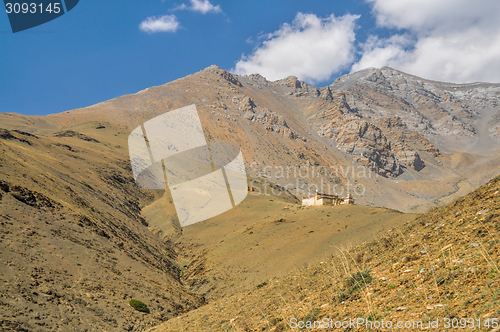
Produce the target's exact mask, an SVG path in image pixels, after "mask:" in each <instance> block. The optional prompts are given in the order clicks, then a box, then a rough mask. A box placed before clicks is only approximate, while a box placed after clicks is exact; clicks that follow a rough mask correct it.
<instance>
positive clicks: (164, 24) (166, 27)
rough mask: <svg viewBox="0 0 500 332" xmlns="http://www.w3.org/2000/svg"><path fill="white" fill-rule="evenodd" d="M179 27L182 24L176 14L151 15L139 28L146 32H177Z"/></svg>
mask: <svg viewBox="0 0 500 332" xmlns="http://www.w3.org/2000/svg"><path fill="white" fill-rule="evenodd" d="M179 27H180V24H179V21H177V17H175V15H164V16H160V17H156V16H151V17H148V18H146V19H145V20H144V21H142V22H141V24H140V25H139V29H141V30H142V31H145V32H176V31H177V29H179Z"/></svg>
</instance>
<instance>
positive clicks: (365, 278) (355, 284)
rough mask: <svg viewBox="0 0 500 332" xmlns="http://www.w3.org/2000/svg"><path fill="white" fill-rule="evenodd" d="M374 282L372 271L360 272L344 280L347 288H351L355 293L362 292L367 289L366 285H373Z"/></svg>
mask: <svg viewBox="0 0 500 332" xmlns="http://www.w3.org/2000/svg"><path fill="white" fill-rule="evenodd" d="M372 280H373V278H372V276H371V275H370V271H369V270H366V271H359V272H356V273H354V274H351V275H350V276H349V277H347V278H346V279H345V280H344V285H345V287H346V288H351V289H352V290H353V291H360V290H361V289H363V288H364V287H365V284H369V283H371V282H372Z"/></svg>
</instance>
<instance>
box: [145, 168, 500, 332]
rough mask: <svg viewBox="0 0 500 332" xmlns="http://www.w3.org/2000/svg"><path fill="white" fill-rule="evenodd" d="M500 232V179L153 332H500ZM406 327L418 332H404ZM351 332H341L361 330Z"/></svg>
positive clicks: (218, 300)
mask: <svg viewBox="0 0 500 332" xmlns="http://www.w3.org/2000/svg"><path fill="white" fill-rule="evenodd" d="M499 232H500V177H496V178H494V179H493V180H491V181H489V182H488V183H487V184H486V185H484V186H482V187H481V188H479V189H477V190H475V191H474V192H472V193H471V194H469V195H467V196H465V197H463V198H460V199H458V200H456V201H454V202H453V203H451V204H448V205H445V206H442V207H438V208H436V209H434V210H432V211H430V212H428V213H426V214H425V215H421V216H419V217H418V218H416V219H415V220H412V221H410V222H408V223H405V224H404V226H402V227H397V228H394V229H391V230H389V231H386V232H385V233H384V234H381V235H379V236H377V238H376V239H374V240H370V241H366V242H364V243H362V244H360V245H358V246H355V247H354V248H351V249H349V250H346V249H341V248H338V249H337V248H332V249H331V250H329V257H325V258H324V259H323V260H322V261H320V262H315V263H314V264H311V265H310V266H308V267H305V268H301V269H299V270H296V271H293V272H291V273H289V274H287V275H286V276H284V277H282V278H270V279H268V280H265V281H262V282H261V283H260V284H257V285H255V286H254V287H253V288H252V289H249V290H246V291H243V292H239V293H236V294H234V295H231V296H227V297H221V298H219V299H217V300H215V301H213V302H211V303H209V304H207V305H205V306H203V307H200V308H198V309H196V310H193V311H191V312H189V313H187V314H185V315H182V316H179V317H178V319H172V320H169V321H168V322H166V323H165V324H162V325H160V326H157V327H155V328H153V329H151V330H150V331H158V332H159V331H289V330H294V331H295V330H297V331H298V330H300V329H299V328H298V327H297V326H296V325H295V324H299V322H304V323H301V326H307V324H308V323H307V322H311V323H309V324H314V322H315V321H323V322H327V324H333V327H335V323H337V324H342V323H343V322H344V324H347V323H346V322H349V319H351V321H354V322H356V324H357V323H358V322H359V323H360V325H359V326H357V325H356V327H357V329H358V330H360V331H367V330H369V327H370V324H376V323H377V322H378V323H379V324H381V322H382V320H383V321H384V322H385V324H387V322H389V321H391V322H393V324H394V325H393V326H396V324H398V323H397V322H403V323H402V324H403V325H402V326H403V328H401V329H398V330H402V331H414V330H418V329H420V328H419V327H417V326H419V325H417V324H420V323H419V322H422V324H423V325H422V326H424V327H426V326H429V325H428V324H429V322H432V324H433V326H434V327H435V326H436V325H435V324H438V327H437V328H435V330H437V331H445V330H451V328H447V327H446V325H445V324H447V323H450V324H455V325H454V326H456V327H457V328H460V329H461V330H469V331H472V330H475V331H483V330H484V331H486V330H491V331H493V330H494V331H498V330H499V329H498V328H495V327H497V326H498V325H497V324H498V318H499V317H500V310H499V308H500V305H499V304H500V299H499V296H500V288H499V282H500V270H499V266H500V258H499V250H500V240H499V236H498V233H499ZM339 249H340V250H339ZM294 318H295V319H297V320H294ZM445 318H449V319H450V321H447V320H445ZM454 319H455V320H454ZM436 320H437V323H436ZM407 322H409V323H407ZM405 323H406V324H412V325H407V326H406V328H405V327H404V324H405ZM302 324H305V325H302ZM316 324H317V325H316V327H318V326H319V323H316ZM479 325H480V326H479ZM309 326H311V325H309ZM375 326H376V325H375ZM385 326H387V325H385ZM410 326H411V327H410ZM323 327H324V325H323ZM345 327H347V325H345V326H344V329H342V328H341V330H345V331H347V330H353V329H349V328H345ZM337 328H338V325H337ZM322 330H325V331H333V330H337V329H334V328H331V329H327V328H325V329H322ZM388 330H391V329H388Z"/></svg>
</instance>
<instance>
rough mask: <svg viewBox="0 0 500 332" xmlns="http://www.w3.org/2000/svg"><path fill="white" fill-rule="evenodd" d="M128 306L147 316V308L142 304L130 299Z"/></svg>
mask: <svg viewBox="0 0 500 332" xmlns="http://www.w3.org/2000/svg"><path fill="white" fill-rule="evenodd" d="M128 304H129V305H130V306H131V307H132V308H134V309H135V310H137V311H140V312H145V313H148V314H149V308H148V306H147V305H146V304H145V303H144V302H141V301H139V300H134V299H132V300H130V302H129V303H128Z"/></svg>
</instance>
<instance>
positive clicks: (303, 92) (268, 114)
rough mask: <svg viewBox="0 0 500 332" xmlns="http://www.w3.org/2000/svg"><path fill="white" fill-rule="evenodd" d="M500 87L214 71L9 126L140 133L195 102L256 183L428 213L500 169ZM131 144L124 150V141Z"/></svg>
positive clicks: (379, 75) (398, 77)
mask: <svg viewBox="0 0 500 332" xmlns="http://www.w3.org/2000/svg"><path fill="white" fill-rule="evenodd" d="M499 89H500V88H499V86H498V85H494V84H486V83H474V84H465V85H464V84H462V85H457V84H449V83H440V82H433V81H428V80H424V79H420V78H417V77H414V76H411V75H407V74H404V73H401V72H398V71H395V70H393V69H390V68H382V69H367V70H363V71H360V72H358V73H354V74H350V75H346V76H343V77H341V78H339V79H338V80H337V81H336V82H335V83H333V84H332V85H331V86H328V87H324V88H316V87H314V86H312V85H309V84H307V83H304V82H301V81H299V80H297V79H296V78H294V77H289V78H287V79H284V80H280V81H276V82H269V81H267V80H266V79H265V78H264V77H262V76H260V75H258V74H255V75H249V76H237V75H232V74H230V73H228V72H226V71H224V70H221V69H220V68H218V67H217V66H211V67H209V68H206V69H205V70H202V71H200V72H198V73H195V74H192V75H189V76H187V77H185V78H182V79H179V80H176V81H174V82H171V83H167V84H165V85H162V86H157V87H152V88H149V89H146V90H143V91H141V92H138V93H136V94H132V95H126V96H122V97H119V98H115V99H112V100H109V101H106V102H102V103H99V104H96V105H94V106H90V107H87V108H83V109H77V110H73V111H68V112H64V113H59V114H53V115H49V116H46V117H33V118H32V117H22V116H17V115H6V114H2V115H0V119H1V120H2V123H5V126H6V127H7V128H17V129H22V130H24V131H29V132H32V131H33V132H40V133H50V132H54V131H55V130H56V129H54V127H56V128H64V127H66V126H71V125H75V124H79V123H86V122H89V121H107V122H110V123H114V124H117V125H124V126H125V128H127V130H128V131H131V130H132V129H133V128H135V127H136V126H138V125H140V124H141V123H143V122H144V121H146V120H149V119H151V118H153V117H155V116H157V115H160V114H163V113H165V112H168V111H169V110H173V109H176V108H179V107H183V106H186V105H190V104H195V105H196V106H197V108H198V112H199V115H200V118H201V121H202V124H203V126H204V129H205V134H206V136H207V139H208V141H231V142H235V143H237V144H238V145H239V146H240V147H241V149H242V151H243V155H244V159H245V162H246V164H247V170H249V172H250V174H252V175H254V176H264V175H265V176H266V177H267V178H268V179H269V180H270V181H271V182H274V183H277V184H280V185H282V186H287V188H288V189H290V190H291V191H292V192H294V193H295V195H296V196H297V197H300V196H302V195H306V194H308V193H309V192H314V191H315V190H316V189H318V190H319V191H326V192H331V193H335V192H336V193H338V194H340V195H346V194H347V192H350V193H352V194H354V196H355V198H356V200H357V201H358V202H359V203H360V204H366V205H375V206H387V207H390V208H396V209H399V210H401V211H413V212H418V211H425V210H426V209H428V208H429V207H432V206H435V205H437V204H441V203H442V202H447V201H450V200H452V199H453V198H454V197H458V196H460V195H463V194H465V193H467V192H468V191H470V190H471V189H472V188H474V187H477V186H478V185H480V184H482V183H484V182H485V181H486V180H487V179H488V178H491V176H493V175H494V174H496V173H497V172H498V171H499V170H500V153H498V152H499V146H500V144H499V142H500V138H498V137H497V135H496V133H497V129H498V123H499V119H500V118H499V117H498V114H499V113H498V112H500V106H499V103H498V98H499V95H498V93H499ZM12 117H15V118H17V119H16V120H17V124H16V121H13V120H12ZM7 120H8V121H7ZM20 122H22V124H20ZM121 146H122V148H123V149H126V144H125V142H123V143H122V144H121ZM298 170H302V173H298Z"/></svg>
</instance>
